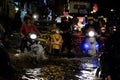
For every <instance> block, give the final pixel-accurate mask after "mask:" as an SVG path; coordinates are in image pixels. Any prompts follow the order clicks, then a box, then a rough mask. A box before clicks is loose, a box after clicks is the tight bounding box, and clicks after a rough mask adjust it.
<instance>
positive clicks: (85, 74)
mask: <svg viewBox="0 0 120 80" xmlns="http://www.w3.org/2000/svg"><path fill="white" fill-rule="evenodd" d="M96 70H97V68H96V69H93V70H91V71H87V70H81V71H80V72H81V73H82V74H81V75H75V76H76V77H78V78H79V79H80V80H96V77H95V73H96Z"/></svg>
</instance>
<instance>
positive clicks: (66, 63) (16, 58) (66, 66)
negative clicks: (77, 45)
mask: <svg viewBox="0 0 120 80" xmlns="http://www.w3.org/2000/svg"><path fill="white" fill-rule="evenodd" d="M47 57H48V59H44V60H43V59H40V60H39V62H38V61H36V58H35V57H34V55H32V54H30V53H24V54H20V53H19V54H10V59H11V63H12V65H13V67H14V68H15V69H16V70H17V71H18V73H17V74H16V78H14V80H101V79H97V78H95V76H94V74H92V70H93V69H91V71H89V70H88V72H89V73H87V76H82V72H81V71H82V69H83V65H81V58H79V57H72V58H71V57H66V56H53V55H47ZM83 60H84V59H83ZM94 70H95V69H94ZM88 76H89V77H88ZM91 77H92V78H91Z"/></svg>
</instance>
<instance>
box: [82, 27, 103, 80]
mask: <svg viewBox="0 0 120 80" xmlns="http://www.w3.org/2000/svg"><path fill="white" fill-rule="evenodd" d="M99 38H100V35H98V33H97V32H96V31H95V29H94V28H93V27H92V28H91V27H90V28H88V29H87V30H86V34H85V38H84V40H83V42H82V44H81V48H82V53H83V56H82V57H81V64H82V68H83V69H82V70H81V79H85V78H86V79H85V80H93V79H101V78H102V69H101V62H100V56H101V55H102V54H101V52H100V49H101V45H100V41H99ZM86 76H87V77H86ZM88 76H89V77H88Z"/></svg>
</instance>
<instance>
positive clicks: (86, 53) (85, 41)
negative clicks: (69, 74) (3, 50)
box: [0, 26, 116, 77]
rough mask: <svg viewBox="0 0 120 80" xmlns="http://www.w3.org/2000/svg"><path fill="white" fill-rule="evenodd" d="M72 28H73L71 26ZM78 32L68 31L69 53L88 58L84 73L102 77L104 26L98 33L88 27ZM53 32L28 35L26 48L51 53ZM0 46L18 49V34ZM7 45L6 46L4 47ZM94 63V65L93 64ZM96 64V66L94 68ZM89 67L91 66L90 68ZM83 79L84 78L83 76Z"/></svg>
mask: <svg viewBox="0 0 120 80" xmlns="http://www.w3.org/2000/svg"><path fill="white" fill-rule="evenodd" d="M72 27H73V26H72ZM82 30H83V31H81V30H80V31H79V28H76V27H74V28H73V30H71V31H70V33H71V53H70V54H75V55H79V57H80V58H83V57H85V58H89V60H88V61H84V60H82V61H83V62H84V66H83V70H84V71H90V72H91V69H90V68H92V70H93V71H94V70H96V72H95V77H103V76H102V69H101V63H100V56H101V55H102V54H103V53H104V45H105V44H104V41H105V39H106V37H105V36H104V35H105V32H106V28H105V26H101V28H100V32H97V31H96V30H95V28H94V26H90V27H89V28H87V30H85V31H84V28H83V29H82ZM110 30H111V32H114V31H116V27H112V28H111V29H110ZM55 33H56V31H55V32H52V28H51V30H49V31H45V32H44V31H43V33H42V34H41V36H38V35H37V34H35V33H29V34H28V35H27V36H26V37H27V39H28V42H27V46H28V47H30V48H31V50H32V51H33V52H34V51H36V50H40V49H41V53H42V52H43V54H44V53H48V54H50V53H51V51H52V50H51V49H52V48H51V38H52V37H51V35H53V34H55ZM0 44H1V45H2V46H3V45H5V46H4V47H9V48H12V49H16V50H17V49H18V48H19V47H20V34H19V33H17V32H13V33H11V34H9V35H8V36H7V37H5V38H4V40H3V44H2V42H0ZM6 45H7V46H6ZM33 45H39V46H41V48H40V49H38V46H37V47H36V46H33ZM94 62H96V63H94ZM94 64H96V65H97V66H94ZM91 65H93V66H92V67H91ZM83 77H84V76H83Z"/></svg>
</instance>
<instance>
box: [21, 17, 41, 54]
mask: <svg viewBox="0 0 120 80" xmlns="http://www.w3.org/2000/svg"><path fill="white" fill-rule="evenodd" d="M29 33H36V34H38V35H41V33H40V31H39V30H38V28H37V27H36V26H35V25H34V23H33V22H32V18H31V16H29V15H27V16H25V17H24V22H23V24H22V26H21V27H20V35H21V45H20V50H21V52H24V49H25V48H27V50H30V47H28V46H27V39H26V37H27V36H28V34H29Z"/></svg>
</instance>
